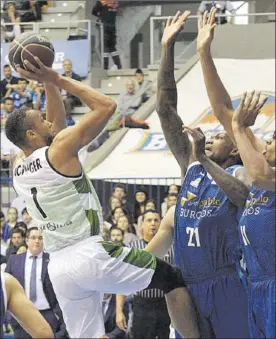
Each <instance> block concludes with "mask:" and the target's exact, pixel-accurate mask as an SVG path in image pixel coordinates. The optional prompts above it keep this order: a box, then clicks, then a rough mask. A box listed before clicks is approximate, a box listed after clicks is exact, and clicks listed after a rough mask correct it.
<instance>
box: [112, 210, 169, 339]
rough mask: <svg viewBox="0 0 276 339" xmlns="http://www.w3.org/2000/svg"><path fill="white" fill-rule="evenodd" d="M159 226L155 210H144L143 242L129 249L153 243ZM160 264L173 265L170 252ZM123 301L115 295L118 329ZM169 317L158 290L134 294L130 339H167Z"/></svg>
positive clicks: (163, 296)
mask: <svg viewBox="0 0 276 339" xmlns="http://www.w3.org/2000/svg"><path fill="white" fill-rule="evenodd" d="M159 226H160V215H159V213H158V212H157V211H155V210H148V211H146V212H145V213H144V215H143V226H142V227H143V239H140V240H137V241H135V242H133V243H131V244H130V245H129V247H132V248H139V249H144V248H145V247H146V246H147V244H148V243H149V242H150V241H151V240H152V239H153V237H154V236H155V234H156V233H157V231H158V229H159ZM164 260H166V261H167V262H169V263H170V264H172V263H173V251H172V249H170V251H169V252H168V254H167V255H166V256H165V258H164ZM125 299H126V297H125V296H122V295H117V308H116V322H117V325H118V326H119V327H120V328H122V327H123V326H122V324H123V323H126V320H125V316H124V313H123V305H124V301H125ZM170 323H171V320H170V316H169V313H168V310H167V305H166V300H165V295H164V293H163V291H161V290H158V289H144V290H143V291H140V292H137V293H135V294H134V298H133V324H132V334H133V338H134V339H140V338H143V339H153V338H161V339H162V338H169V337H170Z"/></svg>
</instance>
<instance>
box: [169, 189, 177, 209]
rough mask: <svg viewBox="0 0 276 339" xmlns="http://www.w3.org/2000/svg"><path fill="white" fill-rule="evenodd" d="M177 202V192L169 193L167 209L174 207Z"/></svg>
mask: <svg viewBox="0 0 276 339" xmlns="http://www.w3.org/2000/svg"><path fill="white" fill-rule="evenodd" d="M176 203H177V194H175V193H170V194H169V195H168V199H167V211H168V210H169V209H170V208H171V207H172V206H175V205H176Z"/></svg>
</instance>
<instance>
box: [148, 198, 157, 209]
mask: <svg viewBox="0 0 276 339" xmlns="http://www.w3.org/2000/svg"><path fill="white" fill-rule="evenodd" d="M149 202H152V203H153V204H154V206H155V209H156V201H155V200H154V199H149V200H147V201H146V202H145V206H146V205H147V204H148V203H149Z"/></svg>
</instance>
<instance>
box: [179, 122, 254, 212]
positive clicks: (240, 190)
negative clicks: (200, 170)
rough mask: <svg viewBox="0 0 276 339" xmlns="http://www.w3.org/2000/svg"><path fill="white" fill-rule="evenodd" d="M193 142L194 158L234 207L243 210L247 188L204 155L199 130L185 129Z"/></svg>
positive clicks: (201, 135) (203, 146)
mask: <svg viewBox="0 0 276 339" xmlns="http://www.w3.org/2000/svg"><path fill="white" fill-rule="evenodd" d="M185 130H186V132H188V133H189V134H190V135H191V137H192V138H193V140H194V145H193V146H194V147H193V148H194V149H193V151H194V155H195V158H196V159H197V160H198V161H199V162H200V163H201V164H202V166H203V167H204V168H205V169H206V171H207V172H208V173H210V175H211V177H212V178H213V179H214V181H215V182H216V184H217V185H218V186H219V187H220V189H221V190H222V191H223V192H224V193H225V194H226V195H227V197H228V198H229V199H230V200H231V201H232V203H233V204H234V205H236V206H237V207H239V208H244V206H245V202H246V199H247V196H248V193H249V186H248V185H246V184H245V183H244V182H243V181H241V180H240V179H238V178H237V177H234V176H233V175H231V174H229V173H228V172H226V171H225V170H224V169H223V168H222V167H220V166H219V165H217V164H216V163H215V162H214V161H212V160H211V159H210V158H209V157H208V156H207V155H206V153H205V135H204V133H203V132H202V130H201V129H200V128H190V127H185Z"/></svg>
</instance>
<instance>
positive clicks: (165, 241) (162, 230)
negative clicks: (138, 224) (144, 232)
mask: <svg viewBox="0 0 276 339" xmlns="http://www.w3.org/2000/svg"><path fill="white" fill-rule="evenodd" d="M174 214H175V206H172V207H171V208H170V209H169V210H168V212H167V214H166V215H165V217H164V218H163V220H162V221H161V224H160V227H159V229H158V232H157V234H156V235H155V236H154V238H153V239H152V240H151V241H150V243H149V244H148V245H147V246H146V247H145V249H144V250H145V251H147V252H150V253H152V254H154V255H156V256H157V257H159V258H164V256H165V255H166V254H167V252H168V250H169V249H170V248H171V246H172V244H173V234H174Z"/></svg>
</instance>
